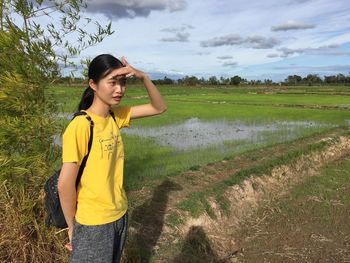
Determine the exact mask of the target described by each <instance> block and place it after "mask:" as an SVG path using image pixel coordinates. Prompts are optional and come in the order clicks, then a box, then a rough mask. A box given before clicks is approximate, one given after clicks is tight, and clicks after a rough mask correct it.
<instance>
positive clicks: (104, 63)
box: [78, 54, 124, 111]
mask: <svg viewBox="0 0 350 263" xmlns="http://www.w3.org/2000/svg"><path fill="white" fill-rule="evenodd" d="M123 66H124V65H123V63H122V62H121V61H120V60H119V59H117V58H115V57H113V56H112V55H109V54H102V55H99V56H97V57H95V58H94V59H93V60H92V61H91V62H90V65H89V71H88V78H89V80H90V79H92V80H93V81H94V82H95V83H96V84H97V83H98V82H99V81H100V80H101V79H102V78H104V77H105V76H107V75H108V74H109V73H111V72H112V70H114V69H117V68H121V67H123ZM93 100H94V91H93V89H92V88H91V87H90V86H88V87H87V88H86V89H85V90H84V92H83V95H82V96H81V100H80V103H79V106H78V111H80V110H86V109H88V108H89V107H90V106H91V104H92V102H93Z"/></svg>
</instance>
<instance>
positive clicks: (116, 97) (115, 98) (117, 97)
mask: <svg viewBox="0 0 350 263" xmlns="http://www.w3.org/2000/svg"><path fill="white" fill-rule="evenodd" d="M121 98H122V96H114V97H113V99H114V100H120V99H121Z"/></svg>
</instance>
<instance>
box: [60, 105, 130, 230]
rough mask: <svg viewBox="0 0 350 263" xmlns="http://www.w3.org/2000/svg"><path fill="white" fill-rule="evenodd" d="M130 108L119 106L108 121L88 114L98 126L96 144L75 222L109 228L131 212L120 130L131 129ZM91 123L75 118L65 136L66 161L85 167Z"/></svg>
mask: <svg viewBox="0 0 350 263" xmlns="http://www.w3.org/2000/svg"><path fill="white" fill-rule="evenodd" d="M130 109H131V108H130V107H127V106H118V107H113V108H112V110H113V112H114V115H115V119H116V122H115V121H114V120H113V118H112V116H111V115H109V116H108V117H106V118H103V117H101V116H98V115H96V114H93V113H92V112H89V111H86V112H87V114H88V115H89V116H90V117H91V119H92V120H93V122H94V130H93V141H92V146H91V150H90V154H89V157H88V160H87V162H86V165H85V168H84V171H83V174H82V177H81V180H80V184H79V186H78V189H77V212H76V215H75V219H76V220H77V221H78V222H79V223H80V224H84V225H99V224H106V223H110V222H113V221H115V220H118V219H119V218H121V217H122V216H123V215H124V214H125V212H126V210H127V209H128V204H127V198H126V195H125V191H124V188H123V170H124V146H123V141H122V138H121V135H120V131H119V129H120V128H122V127H129V124H130ZM89 138H90V122H89V121H88V120H87V119H86V117H85V116H77V117H75V118H74V119H73V120H72V121H71V122H70V123H69V125H68V126H67V128H66V130H65V132H64V134H63V136H62V161H63V162H64V163H67V162H76V163H77V164H78V165H80V164H81V162H82V160H83V158H84V156H85V155H86V154H87V151H88V142H89Z"/></svg>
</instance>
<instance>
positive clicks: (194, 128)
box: [54, 113, 334, 151]
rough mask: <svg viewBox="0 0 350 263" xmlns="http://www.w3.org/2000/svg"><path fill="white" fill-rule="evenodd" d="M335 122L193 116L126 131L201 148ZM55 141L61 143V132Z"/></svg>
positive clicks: (295, 133)
mask: <svg viewBox="0 0 350 263" xmlns="http://www.w3.org/2000/svg"><path fill="white" fill-rule="evenodd" d="M57 117H59V118H67V119H71V118H72V115H71V114H68V113H60V114H58V115H57ZM333 126H334V125H331V124H328V125H327V124H321V123H317V122H313V121H275V122H271V123H266V124H252V123H250V124H247V123H244V122H243V121H230V120H217V121H205V120H201V119H199V118H190V119H187V120H185V121H184V122H182V123H179V124H175V125H166V126H160V127H137V126H136V127H130V128H127V129H123V130H122V133H123V134H126V135H132V136H137V137H140V139H141V140H142V138H146V139H151V140H152V141H154V142H155V143H156V144H158V145H160V146H165V147H171V148H172V149H174V150H178V151H183V150H195V149H197V150H200V149H204V148H207V147H210V146H218V145H221V144H224V143H226V142H239V141H245V142H246V143H249V144H262V143H265V141H266V140H267V139H268V138H270V137H271V136H274V137H275V140H276V141H288V140H292V139H296V138H298V137H299V136H300V132H302V131H305V130H313V131H315V130H318V129H321V128H330V127H333ZM54 140H55V143H56V144H57V145H61V139H60V136H59V135H56V136H55V138H54Z"/></svg>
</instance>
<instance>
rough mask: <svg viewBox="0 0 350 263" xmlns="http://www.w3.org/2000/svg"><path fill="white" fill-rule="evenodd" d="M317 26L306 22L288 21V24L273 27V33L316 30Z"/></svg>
mask: <svg viewBox="0 0 350 263" xmlns="http://www.w3.org/2000/svg"><path fill="white" fill-rule="evenodd" d="M315 27H316V25H313V24H306V23H304V22H300V21H295V20H288V21H287V22H286V23H284V24H281V25H278V26H273V27H271V31H288V30H300V29H310V28H315Z"/></svg>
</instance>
